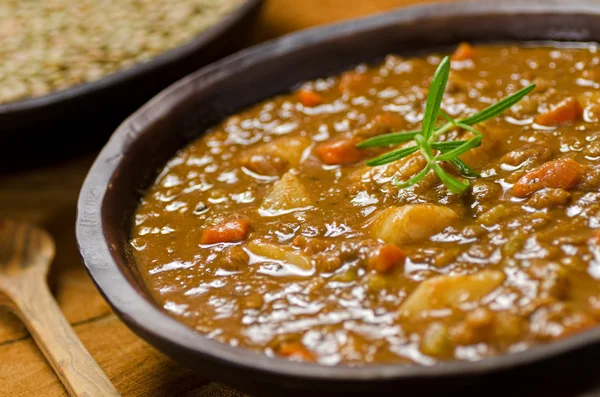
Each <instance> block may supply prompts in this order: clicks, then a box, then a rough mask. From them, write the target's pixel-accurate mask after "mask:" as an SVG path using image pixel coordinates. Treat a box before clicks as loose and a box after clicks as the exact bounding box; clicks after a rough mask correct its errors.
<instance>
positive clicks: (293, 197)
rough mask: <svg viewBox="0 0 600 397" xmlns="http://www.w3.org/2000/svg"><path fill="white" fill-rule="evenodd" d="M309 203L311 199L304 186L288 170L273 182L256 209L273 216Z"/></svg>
mask: <svg viewBox="0 0 600 397" xmlns="http://www.w3.org/2000/svg"><path fill="white" fill-rule="evenodd" d="M310 205H312V200H311V199H310V196H309V194H308V192H307V191H306V188H305V187H304V185H303V184H302V182H300V180H299V179H298V177H297V176H296V175H294V174H290V173H289V172H288V173H286V174H284V175H283V177H282V178H281V179H280V180H279V181H277V182H275V184H274V185H273V187H272V188H271V191H270V192H269V193H268V194H267V196H266V197H265V198H264V199H263V202H262V204H261V205H260V208H259V210H258V211H259V213H260V214H261V215H263V216H274V215H279V214H281V213H286V212H289V211H293V210H295V209H298V208H304V207H308V206H310Z"/></svg>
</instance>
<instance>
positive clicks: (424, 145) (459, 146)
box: [356, 57, 535, 194]
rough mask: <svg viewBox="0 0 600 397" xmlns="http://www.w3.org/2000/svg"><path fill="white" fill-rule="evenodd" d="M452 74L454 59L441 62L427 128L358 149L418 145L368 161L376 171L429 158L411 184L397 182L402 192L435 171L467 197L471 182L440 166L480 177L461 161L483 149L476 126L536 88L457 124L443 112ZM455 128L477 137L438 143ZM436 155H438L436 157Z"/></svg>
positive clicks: (428, 108) (425, 122) (386, 137)
mask: <svg viewBox="0 0 600 397" xmlns="http://www.w3.org/2000/svg"><path fill="white" fill-rule="evenodd" d="M449 74H450V59H449V58H448V57H445V58H444V59H443V60H442V62H440V64H439V66H438V68H437V70H436V72H435V74H434V75H433V80H432V81H431V86H430V87H429V94H428V95H427V102H426V104H425V112H424V115H423V125H422V128H421V129H420V130H414V131H404V132H392V133H390V134H384V135H379V136H376V137H374V138H371V139H367V140H365V141H362V142H360V143H359V144H358V145H356V146H357V147H359V148H371V147H381V146H389V145H398V144H400V143H404V142H409V141H414V142H415V143H416V145H414V146H409V147H405V148H402V149H398V150H394V151H392V152H389V153H386V154H384V155H382V156H379V157H377V158H374V159H371V160H368V161H367V165H369V166H373V167H375V166H380V165H384V164H388V163H391V162H394V161H397V160H400V159H402V158H404V157H406V156H409V155H411V154H413V153H415V152H417V151H420V152H421V155H422V156H423V158H425V160H426V161H427V164H426V165H425V168H423V169H422V170H421V171H420V172H419V173H417V174H416V175H414V176H413V177H412V178H410V179H409V180H407V181H403V182H401V181H397V180H396V181H395V183H396V185H397V186H399V187H401V188H405V187H410V186H413V185H414V184H416V183H418V182H420V181H421V180H422V179H423V178H424V177H425V176H426V175H427V174H428V173H429V171H431V170H433V172H435V173H436V175H437V176H438V177H439V178H440V180H441V181H442V182H443V183H444V184H445V185H446V186H447V187H448V189H449V190H450V191H451V192H453V193H455V194H463V193H464V192H465V191H466V190H467V189H468V188H469V181H468V180H466V179H465V180H464V181H459V180H458V179H456V178H454V177H453V176H451V175H450V174H448V173H447V172H446V171H445V170H444V168H442V166H441V165H440V164H441V163H443V162H449V163H450V164H452V165H453V166H454V168H456V169H457V170H458V172H459V173H460V174H461V175H462V176H464V177H466V178H475V177H477V176H479V175H478V174H477V172H475V171H474V170H473V169H472V168H471V167H469V166H468V165H467V164H465V162H463V161H462V160H461V159H460V158H459V156H461V155H462V154H464V153H467V152H468V151H470V150H472V149H474V148H476V147H477V146H479V145H481V141H482V140H483V134H482V133H481V132H479V131H478V130H476V129H475V128H473V125H475V124H478V123H481V122H483V121H486V120H489V119H491V118H493V117H496V116H498V115H500V114H501V113H503V112H504V111H505V110H507V109H509V108H510V107H511V106H513V105H514V104H515V103H517V102H519V101H520V100H521V99H523V98H524V97H525V96H526V95H527V94H529V93H530V92H531V91H533V89H534V88H535V84H531V85H530V86H528V87H525V88H523V89H521V90H519V91H517V92H515V93H514V94H512V95H510V96H508V97H506V98H504V99H502V100H500V101H498V102H496V103H495V104H493V105H491V106H489V107H487V108H485V109H483V110H481V111H479V112H477V113H475V114H473V115H471V116H469V117H467V118H464V119H461V120H455V119H453V118H452V117H451V116H450V115H448V114H447V113H446V112H445V111H444V110H443V109H441V105H442V98H443V96H444V91H445V90H446V84H447V83H448V76H449ZM439 116H441V117H442V118H444V119H445V120H446V124H444V125H442V126H441V127H439V128H437V129H436V128H435V125H436V123H437V120H438V117H439ZM453 128H460V129H463V130H466V131H470V132H472V133H473V134H474V137H473V138H471V139H468V140H458V141H444V142H438V141H436V139H437V138H438V137H439V136H440V135H442V134H444V133H446V132H448V131H450V130H452V129H453ZM434 151H435V152H436V154H434Z"/></svg>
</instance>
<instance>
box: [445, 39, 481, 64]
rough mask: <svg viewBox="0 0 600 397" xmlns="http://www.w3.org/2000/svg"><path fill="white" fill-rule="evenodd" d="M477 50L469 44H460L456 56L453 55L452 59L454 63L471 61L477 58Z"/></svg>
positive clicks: (455, 52)
mask: <svg viewBox="0 0 600 397" xmlns="http://www.w3.org/2000/svg"><path fill="white" fill-rule="evenodd" d="M475 53H476V51H475V48H473V46H472V45H471V44H469V43H460V44H459V45H458V47H457V48H456V50H455V51H454V54H452V57H451V59H452V60H453V61H464V60H467V59H471V58H473V57H474V56H475Z"/></svg>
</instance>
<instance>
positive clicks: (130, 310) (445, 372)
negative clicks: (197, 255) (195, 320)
mask: <svg viewBox="0 0 600 397" xmlns="http://www.w3.org/2000/svg"><path fill="white" fill-rule="evenodd" d="M515 13H519V14H532V15H533V14H552V15H574V14H576V15H580V14H591V15H597V16H598V18H600V2H598V1H596V0H572V1H570V2H569V3H568V4H567V3H566V2H564V1H561V0H531V1H529V2H527V3H524V2H522V1H519V0H508V1H504V2H500V3H498V2H487V1H485V0H479V1H477V0H471V1H458V2H450V3H447V2H445V3H428V4H423V5H416V6H410V7H403V8H399V9H396V10H393V11H389V12H385V13H380V14H375V15H372V16H367V17H363V18H357V19H352V20H349V21H344V22H340V23H335V24H331V25H326V26H323V27H316V28H311V29H306V30H303V31H300V32H296V33H292V34H289V35H286V36H283V37H281V38H278V39H274V40H271V41H269V42H266V43H263V44H260V45H257V46H254V47H251V48H248V49H245V50H242V51H240V52H238V53H236V54H234V55H231V56H229V57H226V58H224V59H222V60H220V61H218V62H216V63H213V64H211V65H208V66H206V67H204V68H202V69H200V70H198V71H196V72H194V73H192V74H190V75H188V76H186V77H184V78H183V79H181V80H179V81H178V82H176V83H174V84H172V85H171V86H169V87H168V88H166V89H165V90H163V91H162V92H161V93H159V94H158V95H156V96H155V97H154V98H153V99H152V100H150V101H149V102H148V103H146V104H145V105H144V106H143V107H141V108H140V109H139V110H138V111H136V112H135V113H134V114H132V115H131V116H130V117H128V118H127V119H126V120H125V121H124V122H123V123H122V124H121V125H120V126H119V127H118V129H117V130H116V131H115V132H114V134H113V135H112V136H111V138H110V140H109V141H108V143H107V144H106V146H105V147H104V148H103V149H102V151H101V152H100V154H99V155H98V157H97V159H96V160H95V162H94V164H93V165H92V167H91V169H90V171H89V173H88V175H87V177H86V179H85V181H84V184H83V186H82V189H81V192H80V196H79V200H78V205H77V221H76V238H77V244H78V248H79V252H80V255H81V257H82V260H83V262H84V264H85V266H86V268H87V270H88V272H89V274H90V275H91V277H92V279H93V281H94V283H95V284H96V286H97V287H98V289H99V290H100V292H101V293H102V295H103V296H104V297H105V298H106V300H107V301H108V302H109V304H110V305H111V306H112V307H113V309H115V311H116V312H117V314H118V315H119V316H120V317H121V318H122V319H123V320H124V321H125V323H126V324H127V325H128V326H133V327H134V328H137V329H141V330H143V332H142V333H143V334H144V336H143V337H144V338H145V337H146V336H148V335H150V336H151V338H152V339H158V340H161V341H163V342H165V343H167V344H170V345H171V346H175V347H177V348H178V349H179V350H180V351H187V352H189V353H193V354H195V355H198V356H204V357H206V358H208V359H210V360H213V361H215V362H222V363H226V364H227V365H229V366H233V367H237V368H240V369H243V370H250V371H259V372H261V373H264V374H270V375H278V376H286V377H288V378H295V379H302V380H311V379H312V380H326V381H333V382H344V381H354V382H363V381H385V380H392V379H407V378H415V379H416V378H424V379H427V378H433V377H457V376H472V375H483V374H488V373H491V372H497V371H501V370H508V369H511V368H514V367H517V366H523V365H526V364H530V363H533V362H537V361H540V360H543V359H547V358H551V357H556V356H558V355H561V354H564V353H567V352H569V351H571V350H576V349H578V348H583V347H585V346H587V345H591V344H593V343H596V342H598V341H600V327H594V328H593V329H591V330H588V331H585V332H582V333H580V334H578V335H575V336H572V337H569V338H566V339H564V340H561V341H557V342H552V343H549V344H546V345H538V346H534V347H532V348H529V349H527V350H525V351H523V352H518V353H510V354H504V355H501V356H495V357H490V358H486V359H484V360H481V361H476V362H468V361H451V362H447V363H442V364H437V365H434V366H420V365H402V364H365V365H360V366H349V365H336V366H325V365H321V364H314V363H299V362H293V361H289V360H286V359H283V358H278V357H268V356H266V355H264V354H262V353H257V352H254V351H251V350H249V349H243V348H238V347H232V346H230V345H228V344H224V343H221V342H217V341H215V340H211V339H208V338H206V337H205V336H204V335H201V334H200V333H197V332H195V331H193V330H192V329H191V328H188V327H187V326H185V325H183V323H180V322H178V321H177V320H175V319H174V318H172V317H170V316H169V315H167V314H166V313H165V312H163V311H162V310H160V309H159V308H158V307H157V306H156V305H155V304H152V303H151V302H149V301H148V300H146V299H145V298H144V297H143V296H141V295H140V294H139V293H138V292H137V291H136V289H135V288H134V287H133V286H132V285H131V284H130V282H129V281H128V280H127V278H126V277H125V275H124V274H123V273H122V272H121V270H120V269H119V267H118V265H117V264H116V262H115V260H114V258H113V256H112V254H111V252H110V247H109V245H110V243H109V242H108V241H107V239H106V236H105V231H104V225H103V216H102V212H103V210H102V207H103V205H102V204H103V201H104V197H105V194H106V192H107V190H108V189H109V188H110V184H111V179H112V177H113V174H114V173H115V172H116V171H117V168H118V166H119V163H120V160H121V159H122V158H123V157H124V153H126V152H127V150H128V149H129V148H130V146H132V144H133V141H134V140H135V139H136V138H137V137H139V136H140V135H143V133H144V128H145V127H146V126H148V125H149V124H152V123H154V122H156V121H158V120H160V119H162V118H163V117H167V115H168V114H169V113H170V111H172V110H173V109H174V108H175V107H176V105H177V104H179V103H180V102H181V101H183V100H184V99H185V98H187V97H189V90H188V89H186V86H187V85H188V84H191V83H192V82H193V81H196V80H200V79H201V78H202V77H203V76H205V75H209V74H214V73H217V74H218V78H219V79H225V78H227V75H228V71H229V74H231V73H232V72H231V70H234V69H236V68H243V67H244V63H245V62H246V63H247V64H255V63H261V62H264V61H265V60H267V59H269V58H270V57H273V56H274V55H273V54H275V55H276V56H280V55H282V54H285V53H290V52H294V51H296V50H298V49H299V48H303V47H306V46H309V45H311V44H314V43H315V42H319V41H326V40H329V39H341V38H344V37H345V36H349V35H352V34H356V33H360V32H364V31H368V30H371V29H376V28H378V27H382V26H386V25H388V24H408V23H415V22H416V21H419V20H423V19H431V18H435V17H443V18H451V17H453V16H457V17H458V16H470V17H476V16H478V15H490V14H491V15H497V14H500V15H505V14H515ZM249 59H250V61H248V60H249ZM136 332H137V331H136Z"/></svg>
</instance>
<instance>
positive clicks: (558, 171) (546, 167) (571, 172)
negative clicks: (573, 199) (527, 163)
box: [513, 158, 585, 197]
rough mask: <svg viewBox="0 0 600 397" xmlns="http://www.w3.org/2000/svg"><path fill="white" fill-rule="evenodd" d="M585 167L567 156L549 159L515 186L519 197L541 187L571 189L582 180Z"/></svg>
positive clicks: (515, 191) (514, 188)
mask: <svg viewBox="0 0 600 397" xmlns="http://www.w3.org/2000/svg"><path fill="white" fill-rule="evenodd" d="M584 170H585V168H584V167H583V166H582V165H581V164H579V163H578V162H577V161H575V160H573V159H570V158H566V159H558V160H552V161H548V162H546V163H544V164H542V165H541V166H539V167H537V168H535V169H533V170H531V171H529V172H528V173H527V174H525V175H523V176H522V177H521V178H520V179H519V180H518V181H517V183H515V184H514V186H513V193H514V194H515V196H517V197H525V196H528V195H529V194H531V193H533V192H536V191H538V190H540V189H543V188H547V187H552V188H561V189H569V188H572V187H573V186H575V185H576V184H577V182H579V181H580V180H581V177H582V176H583V173H584Z"/></svg>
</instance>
